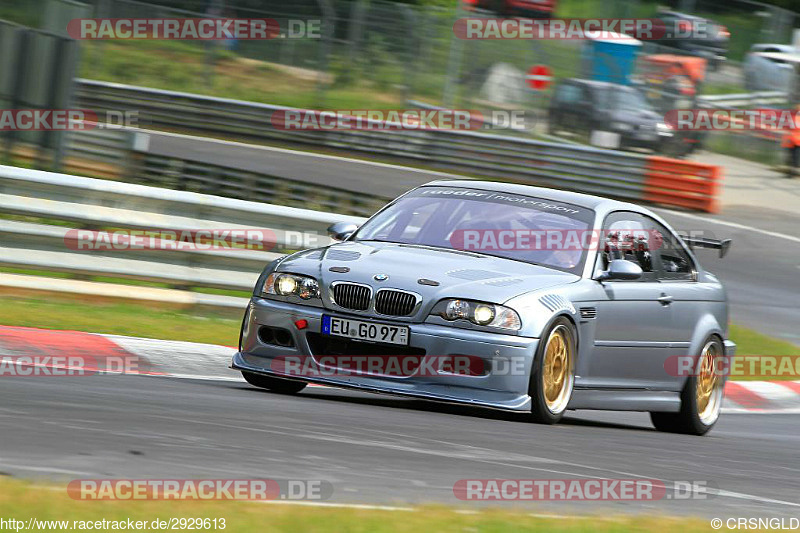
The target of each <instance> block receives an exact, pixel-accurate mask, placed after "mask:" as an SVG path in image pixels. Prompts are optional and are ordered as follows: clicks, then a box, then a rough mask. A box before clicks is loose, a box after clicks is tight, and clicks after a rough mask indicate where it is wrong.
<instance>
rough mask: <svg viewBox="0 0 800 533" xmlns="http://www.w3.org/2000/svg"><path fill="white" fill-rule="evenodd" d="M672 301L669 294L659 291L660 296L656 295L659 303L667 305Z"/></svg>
mask: <svg viewBox="0 0 800 533" xmlns="http://www.w3.org/2000/svg"><path fill="white" fill-rule="evenodd" d="M672 301H673V298H672V296H669V295H668V294H665V293H663V292H662V293H661V296H659V297H658V303H660V304H661V305H665V306H666V305H669V304H671V303H672Z"/></svg>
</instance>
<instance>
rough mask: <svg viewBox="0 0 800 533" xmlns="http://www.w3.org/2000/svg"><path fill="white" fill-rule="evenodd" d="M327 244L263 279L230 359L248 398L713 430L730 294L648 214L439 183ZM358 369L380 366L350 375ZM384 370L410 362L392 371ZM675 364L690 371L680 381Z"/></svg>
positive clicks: (342, 227) (524, 189) (553, 196)
mask: <svg viewBox="0 0 800 533" xmlns="http://www.w3.org/2000/svg"><path fill="white" fill-rule="evenodd" d="M330 232H331V234H332V237H334V238H335V239H337V240H340V241H342V242H339V243H336V244H333V245H331V246H327V247H324V248H319V249H313V250H306V251H302V252H299V253H295V254H293V255H289V256H287V257H284V258H282V259H279V260H276V261H274V262H273V263H271V264H269V265H268V266H267V267H266V269H265V270H264V272H263V273H262V275H261V276H260V278H259V280H258V282H257V284H256V286H255V290H254V292H253V297H252V299H251V301H250V304H249V306H248V308H247V311H246V314H245V317H244V321H243V325H242V332H241V337H240V344H239V351H238V352H237V353H236V354H235V356H234V357H233V361H232V368H234V369H237V370H240V371H242V374H243V375H244V377H245V379H247V381H248V382H250V383H252V384H253V385H257V386H259V387H264V388H267V389H270V390H273V391H275V392H282V393H296V392H299V391H300V390H302V389H303V388H304V387H305V385H306V384H307V383H320V384H326V385H333V386H337V387H347V388H353V389H359V390H363V391H371V392H381V393H390V394H397V395H403V396H412V397H417V398H424V399H429V400H438V401H446V402H456V403H462V404H470V405H478V406H485V407H491V408H497V409H506V410H513V411H525V412H530V413H531V416H532V418H533V419H535V420H537V421H540V422H545V423H554V422H556V421H558V420H559V419H560V418H561V417H562V415H563V414H564V412H565V411H566V410H568V409H612V410H629V411H649V412H650V413H651V418H652V421H653V423H654V424H655V426H656V427H657V428H658V429H661V430H665V431H677V432H685V433H694V434H703V433H705V432H707V431H708V430H709V429H710V428H711V427H712V426H713V425H714V423H715V422H716V420H717V418H718V416H719V412H720V406H721V404H722V398H723V391H724V386H723V385H724V381H725V377H724V373H723V372H718V371H716V370H715V366H714V365H715V364H716V362H718V361H729V360H728V359H725V358H732V357H733V355H734V351H735V344H734V343H732V342H731V341H730V340H728V339H727V335H728V304H727V299H726V295H725V291H724V289H723V287H722V285H721V284H720V282H719V281H718V280H717V278H716V277H715V276H714V275H713V274H711V273H709V272H706V271H705V270H703V269H702V267H701V266H700V265H699V263H698V262H697V259H696V258H695V256H694V254H693V253H692V251H691V249H690V248H689V247H687V245H686V242H685V241H684V240H683V239H682V238H681V237H679V236H678V235H677V234H676V233H675V232H674V231H673V230H672V229H670V227H669V226H668V225H667V224H666V223H665V222H664V221H663V220H662V219H661V218H659V217H658V216H657V215H656V214H654V213H652V212H651V211H649V210H648V209H645V208H642V207H639V206H637V205H633V204H630V203H624V202H619V201H614V200H609V199H605V198H600V197H596V196H590V195H585V194H578V193H572V192H564V191H555V190H550V189H544V188H537V187H529V186H524V185H515V184H503V183H495V182H482V181H471V180H457V181H437V182H432V183H429V184H426V185H424V186H421V187H418V188H416V189H413V190H411V191H409V192H407V193H406V194H404V195H402V196H400V197H399V198H397V199H396V200H394V201H392V202H391V203H389V204H388V205H387V206H386V207H385V208H383V209H382V210H381V211H379V212H378V213H377V214H375V215H374V216H373V217H371V218H370V219H369V220H368V221H367V222H366V223H365V224H364V225H362V226H361V227H360V228H356V226H354V225H348V224H336V225H334V226H332V227H331V229H330ZM694 242H695V244H698V245H701V246H712V247H717V248H722V249H723V251H724V249H725V248H726V247H727V245H728V244H729V241H726V242H719V241H713V240H702V239H701V240H695V241H694ZM359 357H361V358H367V359H369V358H372V359H373V361H370V364H371V363H373V362H375V361H374V360H377V365H376V366H370V367H364V366H354V361H355V360H357V359H358V358H359ZM392 358H399V359H401V360H402V363H403V364H404V365H406V363H408V362H409V360H410V361H411V362H412V365H411V366H410V367H409V366H404V367H403V368H404V369H405V372H400V373H395V372H390V371H389V370H387V369H386V367H385V366H382V365H385V364H386V362H387V361H388V360H391V359H392ZM458 358H462V359H463V360H464V361H467V362H468V364H467V365H466V366H464V365H462V366H461V367H460V370H461V371H456V369H455V367H454V366H453V360H454V359H458ZM684 359H690V360H691V361H692V365H691V369H693V370H692V371H690V372H688V373H681V372H677V371H675V365H676V361H678V360H684ZM431 361H434V362H433V363H430V362H431ZM290 362H293V363H292V364H294V365H295V366H294V367H292V368H291V369H290V364H289V363H290ZM695 363H697V364H696V365H695ZM298 364H299V365H298ZM298 369H301V370H300V371H298ZM695 370H696V371H695Z"/></svg>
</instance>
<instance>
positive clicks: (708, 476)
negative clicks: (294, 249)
mask: <svg viewBox="0 0 800 533" xmlns="http://www.w3.org/2000/svg"><path fill="white" fill-rule="evenodd" d="M0 405H1V406H2V407H0V443H1V445H0V472H2V473H5V474H9V475H13V476H19V477H24V478H33V479H41V478H43V477H46V478H47V479H48V480H50V481H53V480H55V481H64V482H66V481H68V480H71V479H85V478H90V479H99V478H101V479H108V478H134V479H143V478H153V479H182V478H215V479H242V478H262V479H263V478H270V479H299V480H327V481H329V482H330V483H331V484H332V485H333V496H332V497H331V499H330V500H328V502H329V503H357V504H383V505H408V504H423V503H432V502H435V503H443V504H449V505H456V506H460V507H461V508H467V509H469V508H475V509H478V508H480V506H481V505H482V504H481V503H478V502H470V501H460V500H458V499H456V498H455V496H454V494H453V485H454V483H456V482H457V481H458V480H460V479H497V478H500V479H575V478H606V479H640V478H646V479H660V480H664V481H665V482H666V485H667V487H671V486H672V482H674V481H692V482H703V483H705V484H706V486H708V487H710V488H716V489H718V490H719V491H722V495H714V496H711V497H708V498H706V499H689V500H676V499H663V500H658V501H649V502H581V501H573V502H526V503H524V504H521V503H516V504H515V505H524V506H525V507H526V508H528V509H530V510H531V511H532V512H540V513H555V514H596V513H605V512H613V513H619V512H634V513H644V514H669V515H695V516H698V515H699V516H704V517H708V518H713V517H720V518H723V519H725V518H727V517H754V516H764V517H781V516H785V517H790V516H798V515H800V496H799V495H800V464H798V463H797V449H798V446H800V432H798V431H797V428H796V426H795V423H796V420H797V418H796V417H794V416H791V415H730V414H729V415H724V416H723V417H722V418H721V420H720V422H719V423H718V425H717V427H716V428H715V429H714V430H713V431H712V433H710V434H709V435H707V436H706V437H692V436H684V435H672V434H664V433H659V432H657V431H655V430H654V429H653V428H652V427H651V426H650V424H649V419H648V417H647V415H645V414H642V413H606V412H598V413H590V412H580V413H578V414H569V415H568V416H567V417H566V419H565V420H564V422H563V423H562V424H561V425H556V426H542V425H536V424H532V423H530V422H527V421H526V420H525V417H524V416H521V415H518V414H508V413H502V412H495V411H488V410H481V409H473V408H467V407H456V406H449V405H441V404H433V403H429V402H422V401H416V400H406V399H397V398H393V397H387V396H374V395H368V394H361V393H355V392H347V391H341V390H336V389H330V388H324V387H315V388H307V389H306V390H305V391H303V392H302V393H301V394H299V395H297V396H294V397H290V396H281V395H277V394H274V393H270V392H267V391H262V390H260V389H255V388H252V387H250V386H248V385H246V384H241V383H234V382H224V381H199V380H185V379H176V378H160V377H144V376H112V375H95V376H87V377H74V378H41V377H38V378H35V377H17V378H3V381H2V387H0ZM670 494H671V492H670ZM494 505H497V504H494Z"/></svg>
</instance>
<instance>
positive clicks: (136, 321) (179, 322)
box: [0, 296, 244, 346]
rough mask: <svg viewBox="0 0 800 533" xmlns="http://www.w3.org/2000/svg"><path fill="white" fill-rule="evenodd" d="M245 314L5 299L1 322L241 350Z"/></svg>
mask: <svg viewBox="0 0 800 533" xmlns="http://www.w3.org/2000/svg"><path fill="white" fill-rule="evenodd" d="M243 313H244V310H241V311H239V310H228V309H219V310H216V309H203V310H190V309H170V308H165V307H163V306H158V305H147V304H142V303H127V302H125V303H105V302H93V301H81V300H78V299H74V298H72V299H70V298H67V297H65V298H63V299H62V298H60V297H48V298H46V299H45V298H42V299H37V298H22V297H14V296H0V324H3V325H5V326H26V327H34V328H46V329H69V330H77V331H88V332H92V333H111V334H115V335H129V336H132V337H147V338H151V339H168V340H179V341H192V342H207V343H210V344H224V345H226V346H235V345H236V344H237V343H238V342H239V326H240V324H241V320H242V314H243Z"/></svg>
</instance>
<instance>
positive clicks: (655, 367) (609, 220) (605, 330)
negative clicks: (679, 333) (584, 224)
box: [582, 211, 674, 390]
mask: <svg viewBox="0 0 800 533" xmlns="http://www.w3.org/2000/svg"><path fill="white" fill-rule="evenodd" d="M602 227H603V230H604V231H603V236H604V237H610V236H615V237H617V238H618V240H619V242H622V243H624V242H625V241H626V239H628V238H634V239H636V242H637V244H636V246H627V247H625V246H618V248H619V252H614V250H613V247H610V248H609V249H607V250H606V251H604V252H602V253H599V254H598V263H597V265H596V269H597V270H598V271H600V270H605V269H606V268H607V264H608V261H609V260H611V259H612V258H613V257H612V256H613V255H614V254H615V253H616V254H617V255H618V256H620V257H618V258H622V259H627V260H629V261H633V262H635V263H637V264H638V265H639V266H640V267H641V268H642V270H643V272H644V274H643V275H642V277H641V278H640V279H638V280H630V281H623V280H613V281H612V280H607V281H603V282H600V281H598V282H597V283H598V284H599V286H600V291H599V294H600V298H599V300H598V301H597V305H596V307H597V309H596V311H597V313H596V318H595V329H594V340H593V343H594V346H593V353H592V357H591V358H590V361H589V362H588V368H586V377H585V379H584V380H582V382H583V383H582V384H583V385H584V386H587V387H592V388H595V387H597V388H604V387H620V388H646V389H658V390H663V389H665V388H669V387H670V386H671V381H672V378H670V376H667V375H666V372H665V371H664V360H665V358H666V357H667V355H668V354H669V353H671V352H670V351H669V349H668V347H669V345H670V343H671V342H672V340H673V336H674V327H673V326H672V321H673V316H672V305H671V303H664V302H663V301H659V298H661V297H662V293H663V289H662V285H661V283H660V282H659V280H658V275H657V272H656V271H655V268H656V267H655V262H654V259H653V254H652V251H651V250H650V248H651V247H657V244H656V245H654V244H653V243H651V242H650V241H651V240H652V239H651V235H650V232H649V231H648V229H649V228H648V222H647V221H646V220H645V219H644V218H643V217H642V215H640V214H639V213H634V212H630V211H616V212H614V213H611V214H609V215H608V216H607V217H606V220H605V221H604V223H603V226H602Z"/></svg>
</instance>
